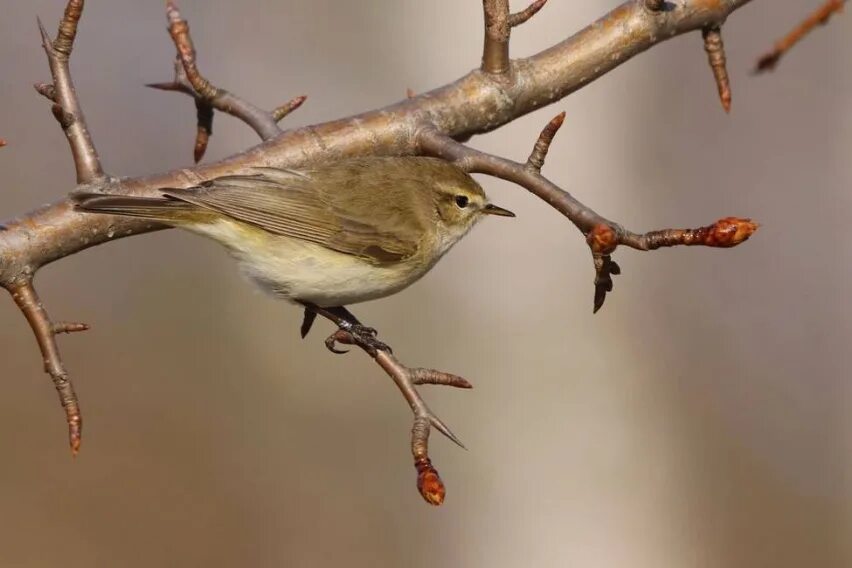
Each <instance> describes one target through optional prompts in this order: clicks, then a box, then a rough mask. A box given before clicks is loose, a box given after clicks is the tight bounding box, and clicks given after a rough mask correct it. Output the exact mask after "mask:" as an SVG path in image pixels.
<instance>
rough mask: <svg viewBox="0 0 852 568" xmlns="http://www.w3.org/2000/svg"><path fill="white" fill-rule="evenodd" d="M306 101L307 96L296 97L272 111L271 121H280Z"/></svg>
mask: <svg viewBox="0 0 852 568" xmlns="http://www.w3.org/2000/svg"><path fill="white" fill-rule="evenodd" d="M306 100H308V96H307V95H299V96H298V97H293V98H292V99H290V100H289V101H287V102H286V103H284V104H283V105H281V106H280V107H278V108H276V109H275V110H273V111H272V119H273V120H274V121H275V122H278V121H280V120H281V119H283V118H284V117H285V116H287V115H288V114H290V113H291V112H293V111H294V110H296V109H297V108H299V107H300V106H302V104H304V102H305V101H306Z"/></svg>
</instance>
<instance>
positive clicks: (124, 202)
mask: <svg viewBox="0 0 852 568" xmlns="http://www.w3.org/2000/svg"><path fill="white" fill-rule="evenodd" d="M72 198H73V200H74V206H75V208H76V209H78V210H80V211H86V212H88V213H105V214H108V215H125V216H128V217H144V218H146V219H155V220H157V221H162V222H166V223H179V222H180V221H184V220H191V219H192V218H193V217H197V216H198V215H199V214H202V215H203V214H204V213H202V211H200V210H199V208H198V207H197V206H195V205H192V204H191V203H187V202H186V201H179V200H177V199H172V198H170V197H165V196H164V197H134V196H129V195H109V194H104V193H77V194H74V195H73V196H72Z"/></svg>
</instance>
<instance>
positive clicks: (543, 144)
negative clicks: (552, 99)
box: [526, 111, 565, 172]
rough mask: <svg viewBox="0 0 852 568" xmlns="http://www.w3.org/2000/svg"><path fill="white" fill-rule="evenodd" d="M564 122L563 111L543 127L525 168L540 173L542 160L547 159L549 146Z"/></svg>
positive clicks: (542, 165)
mask: <svg viewBox="0 0 852 568" xmlns="http://www.w3.org/2000/svg"><path fill="white" fill-rule="evenodd" d="M564 122H565V111H562V112H560V113H559V114H557V115H556V116H554V117H553V118H552V119H551V120H550V122H548V123H547V125H545V127H544V128H543V129H542V131H541V134H539V135H538V140H536V141H535V145H534V146H533V149H532V152H531V153H530V156H529V158H527V164H526V166H527V168H528V169H531V170H533V171H535V172H541V168H543V167H544V160H545V158H546V157H547V152H548V151H549V150H550V145H551V144H552V143H553V138H554V137H555V136H556V133H557V132H559V129H560V128H562V124H563V123H564Z"/></svg>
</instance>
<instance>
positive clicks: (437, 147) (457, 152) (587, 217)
mask: <svg viewBox="0 0 852 568" xmlns="http://www.w3.org/2000/svg"><path fill="white" fill-rule="evenodd" d="M562 120H563V115H561V114H560V115H558V116H557V117H556V118H554V119H553V120H551V121H550V123H548V125H547V126H546V127H545V128H544V130H543V131H542V133H541V135H540V136H539V138H538V141H537V142H536V144H535V146H534V148H533V152H532V154H531V155H530V158H529V159H528V160H527V162H526V163H525V164H521V163H518V162H513V161H511V160H507V159H505V158H500V157H498V156H494V155H492V154H486V153H485V152H480V151H479V150H475V149H473V148H470V147H468V146H465V145H464V144H461V143H460V142H457V141H456V140H454V139H453V138H451V137H449V136H447V135H445V134H442V133H441V132H439V131H438V130H436V129H435V128H432V127H429V126H424V127H423V128H422V129H421V130H420V132H419V136H418V140H419V142H420V149H421V150H422V151H423V152H424V153H426V154H430V155H433V156H437V157H440V158H444V159H445V160H450V161H453V162H455V163H456V164H457V165H458V166H459V167H460V168H462V169H464V170H465V171H467V172H470V173H480V174H487V175H490V176H494V177H497V178H500V179H504V180H506V181H510V182H513V183H515V184H517V185H519V186H521V187H523V188H525V189H527V190H528V191H529V192H530V193H532V194H533V195H535V196H537V197H539V198H541V199H542V200H544V201H545V202H546V203H547V204H548V205H550V206H551V207H553V208H554V209H556V210H557V211H559V212H560V213H562V214H563V215H565V216H566V217H567V218H568V219H569V220H570V221H571V222H572V223H574V225H575V226H576V227H577V228H578V229H579V230H580V232H582V233H583V234H584V235H585V236H586V241H587V243H588V245H589V248H590V249H591V252H592V258H593V260H594V263H595V274H596V276H595V301H594V311H595V312H597V311H598V310H599V309H600V308H601V306H603V302H604V299H605V297H606V293H607V292H610V291H612V275H615V274H620V272H621V269H620V268H619V266H618V265H617V264H615V263H614V262H612V259H611V255H612V253H613V252H615V249H616V247H618V245H625V246H627V247H630V248H634V249H637V250H642V251H649V250H655V249H658V248H661V247H672V246H678V245H688V246H695V245H702V246H708V247H733V246H736V245H738V244H740V243H742V242H744V241H745V240H747V239H748V238H749V237H750V236H751V235H752V234H753V233H754V232H755V231H756V230H757V228H758V225H757V224H756V223H754V222H752V221H751V220H750V219H739V218H736V217H726V218H724V219H721V220H719V221H717V222H716V223H714V224H713V225H710V226H708V227H703V228H701V229H662V230H657V231H651V232H648V233H644V234H637V233H633V232H631V231H628V230H627V229H625V228H624V227H622V226H621V225H619V224H618V223H615V222H613V221H610V220H608V219H606V218H605V217H602V216H601V215H599V214H598V213H596V212H595V211H594V210H592V209H591V208H590V207H588V206H586V205H584V204H583V203H581V202H580V201H578V200H577V199H575V198H574V197H572V196H571V194H569V193H568V192H567V191H565V190H563V189H561V188H560V187H558V186H557V185H556V184H554V183H553V182H552V181H550V180H548V179H547V178H545V177H544V176H542V175H541V173H540V170H541V166H542V165H543V164H544V159H545V157H546V155H547V150H548V148H549V147H550V142H551V141H552V140H553V136H554V135H555V133H556V131H557V130H558V128H559V126H560V125H561V124H562Z"/></svg>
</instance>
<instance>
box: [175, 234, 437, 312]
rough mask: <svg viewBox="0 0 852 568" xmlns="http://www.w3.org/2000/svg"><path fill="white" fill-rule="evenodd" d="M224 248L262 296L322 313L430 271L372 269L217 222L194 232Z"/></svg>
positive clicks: (420, 264) (414, 264) (407, 266)
mask: <svg viewBox="0 0 852 568" xmlns="http://www.w3.org/2000/svg"><path fill="white" fill-rule="evenodd" d="M191 230H193V231H194V232H197V233H200V234H203V235H205V236H208V237H211V238H213V239H214V240H217V241H219V242H220V243H223V244H225V246H227V247H228V249H229V250H230V252H231V254H232V255H233V256H234V257H236V259H237V260H238V262H239V263H240V267H241V269H242V271H243V273H244V274H246V275H247V276H248V277H249V278H250V279H251V280H253V281H254V282H256V283H257V284H258V285H259V286H260V287H261V288H263V289H264V290H266V291H268V292H270V293H272V294H274V295H276V296H279V297H284V298H287V299H289V300H300V301H303V302H311V303H313V304H316V305H318V306H321V307H329V306H343V305H348V304H354V303H358V302H365V301H368V300H374V299H376V298H381V297H384V296H388V295H390V294H393V293H395V292H398V291H400V290H402V289H404V288H406V287H407V286H409V285H410V284H412V283H413V282H415V281H416V280H418V279H419V278H420V277H421V276H423V275H424V274H425V273H426V272H427V271H428V270H429V269H430V268H431V267H432V265H434V260H437V258H435V259H434V260H433V261H431V262H429V261H428V260H426V261H424V260H423V258H422V256H420V255H416V256H414V257H411V258H409V259H405V260H402V261H399V262H395V263H391V264H386V265H375V264H372V263H370V262H368V261H366V260H364V259H362V258H360V257H357V256H353V255H349V254H345V253H341V252H338V251H335V250H332V249H329V248H327V247H324V246H322V245H319V244H316V243H312V242H309V241H303V240H300V239H295V238H291V237H284V236H279V235H273V234H271V233H268V232H266V231H263V230H260V229H257V228H255V227H252V226H250V225H245V224H243V223H238V222H234V221H230V220H224V219H223V220H219V221H216V222H215V223H211V224H208V225H204V226H198V227H193V228H192V229H191Z"/></svg>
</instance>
